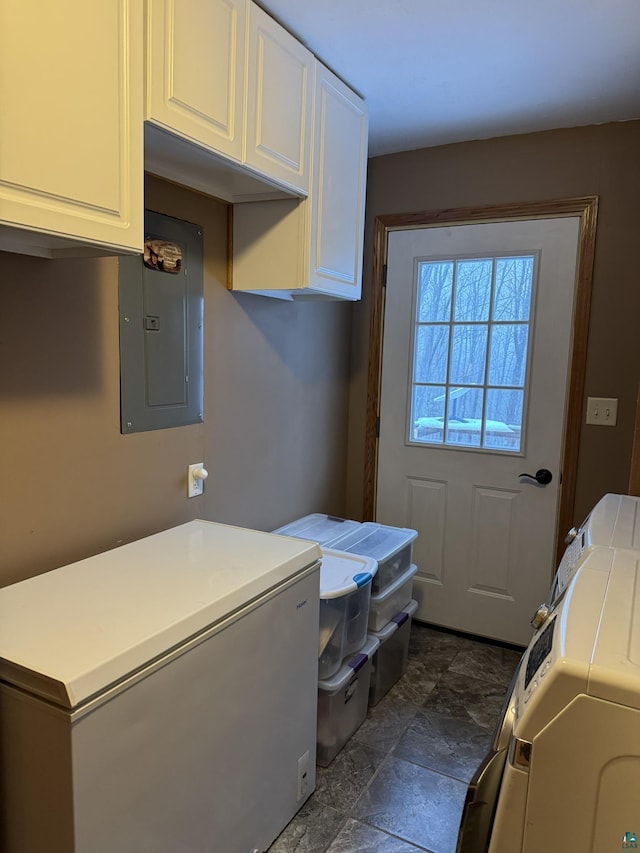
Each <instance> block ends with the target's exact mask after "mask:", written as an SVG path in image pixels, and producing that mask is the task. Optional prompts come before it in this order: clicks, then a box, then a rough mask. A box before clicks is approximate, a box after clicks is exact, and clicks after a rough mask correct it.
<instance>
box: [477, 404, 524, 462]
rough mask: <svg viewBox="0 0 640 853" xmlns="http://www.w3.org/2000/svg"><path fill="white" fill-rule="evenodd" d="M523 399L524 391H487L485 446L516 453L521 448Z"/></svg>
mask: <svg viewBox="0 0 640 853" xmlns="http://www.w3.org/2000/svg"><path fill="white" fill-rule="evenodd" d="M523 401H524V393H523V392H522V391H511V390H509V391H507V390H501V389H498V388H490V389H489V390H488V391H487V411H486V422H485V434H484V446H485V447H490V448H493V449H497V450H509V451H512V452H514V453H517V452H518V451H519V450H520V443H521V430H522V405H523Z"/></svg>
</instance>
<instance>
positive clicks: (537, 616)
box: [531, 604, 551, 631]
mask: <svg viewBox="0 0 640 853" xmlns="http://www.w3.org/2000/svg"><path fill="white" fill-rule="evenodd" d="M550 613H551V608H550V607H549V605H548V604H541V605H540V607H538V609H537V610H536V612H535V613H534V614H533V617H532V619H531V627H532V628H534V629H535V630H536V631H537V630H538V628H541V627H542V626H543V625H544V623H545V622H546V621H547V619H548V618H549V614H550Z"/></svg>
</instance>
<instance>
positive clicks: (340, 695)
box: [316, 636, 379, 767]
mask: <svg viewBox="0 0 640 853" xmlns="http://www.w3.org/2000/svg"><path fill="white" fill-rule="evenodd" d="M378 646H379V641H378V640H377V639H376V637H373V636H369V637H367V639H366V642H365V644H364V646H363V647H362V649H361V650H360V652H359V653H358V654H357V655H354V656H353V658H351V659H350V660H349V661H348V662H347V663H345V664H344V665H343V666H341V667H340V669H339V670H338V672H337V673H336V674H335V675H334V676H333V677H332V678H330V679H326V680H322V681H319V682H318V728H317V752H316V762H317V763H318V764H319V765H320V766H321V767H326V766H327V765H328V764H330V763H331V762H332V761H333V759H334V758H335V757H336V755H337V754H338V752H340V750H341V749H342V747H343V746H344V745H345V743H346V742H347V741H348V740H349V738H350V737H351V735H352V734H353V733H354V732H355V731H356V729H357V728H358V727H359V726H360V725H361V724H362V723H363V722H364V720H365V718H366V716H367V707H368V702H369V686H370V683H371V659H372V657H373V655H374V654H375V652H376V650H377V649H378Z"/></svg>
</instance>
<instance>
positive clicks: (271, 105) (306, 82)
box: [244, 3, 315, 195]
mask: <svg viewBox="0 0 640 853" xmlns="http://www.w3.org/2000/svg"><path fill="white" fill-rule="evenodd" d="M248 28H249V35H248V39H249V43H248V52H247V105H246V109H247V116H246V131H245V157H244V159H245V162H246V163H247V164H248V165H249V166H252V167H254V168H255V169H257V170H259V171H260V172H263V173H265V174H267V175H270V176H272V177H274V178H277V179H279V180H280V181H282V182H284V183H285V184H288V185H290V186H291V187H293V188H294V189H296V190H299V191H300V193H303V194H304V195H306V194H307V193H308V192H309V148H310V141H311V116H312V106H313V72H314V65H315V60H314V57H313V55H312V54H311V53H310V52H309V51H308V50H307V49H306V48H305V47H304V46H303V45H302V44H300V42H298V41H296V39H295V38H294V37H293V36H292V35H290V33H288V32H287V31H286V30H285V29H283V27H281V26H280V24H278V23H277V21H274V20H273V18H270V17H269V15H267V14H266V13H265V12H264V11H263V10H262V9H261V8H260V7H259V6H256V5H255V4H254V3H250V4H249V24H248Z"/></svg>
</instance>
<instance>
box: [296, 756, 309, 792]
mask: <svg viewBox="0 0 640 853" xmlns="http://www.w3.org/2000/svg"><path fill="white" fill-rule="evenodd" d="M308 793H309V750H307V751H306V752H305V754H304V755H301V756H300V758H299V759H298V802H300V800H301V799H302V798H303V797H306V795H307V794H308Z"/></svg>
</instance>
